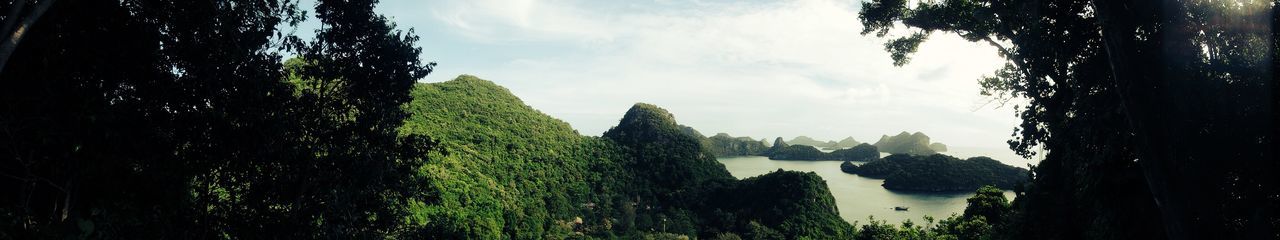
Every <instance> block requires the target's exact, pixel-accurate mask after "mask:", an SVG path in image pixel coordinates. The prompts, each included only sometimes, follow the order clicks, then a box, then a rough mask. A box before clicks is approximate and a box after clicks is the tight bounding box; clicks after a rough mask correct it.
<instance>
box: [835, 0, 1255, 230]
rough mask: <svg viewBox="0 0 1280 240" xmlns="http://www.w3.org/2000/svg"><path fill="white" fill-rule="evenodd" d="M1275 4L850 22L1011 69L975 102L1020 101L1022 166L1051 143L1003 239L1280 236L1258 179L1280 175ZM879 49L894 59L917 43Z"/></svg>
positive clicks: (1133, 5)
mask: <svg viewBox="0 0 1280 240" xmlns="http://www.w3.org/2000/svg"><path fill="white" fill-rule="evenodd" d="M1277 6H1280V4H1277V2H1276V1H1239V2H1232V3H1231V4H1224V3H1221V2H1213V1H1208V2H1204V1H1199V2H1197V1H1192V2H1160V1H1083V0H1065V1H984V0H948V1H937V2H921V3H918V4H913V5H912V6H908V5H907V3H906V2H905V1H898V0H877V1H870V2H866V3H864V4H863V8H862V10H861V12H860V14H859V15H860V16H859V18H860V19H861V20H862V23H863V26H864V29H863V34H869V33H876V36H879V37H884V36H886V35H887V34H888V33H889V30H890V29H894V28H907V29H909V31H908V32H911V33H909V34H910V35H909V36H906V37H903V38H899V39H902V40H893V41H890V43H895V42H911V41H912V39H919V36H920V35H922V34H923V35H928V34H931V33H934V32H944V33H948V34H955V35H958V36H960V37H962V38H964V39H967V40H969V41H981V42H985V43H988V44H991V45H992V46H994V47H996V48H997V50H998V51H999V52H998V53H999V54H1000V55H1001V56H1003V57H1004V58H1005V59H1006V60H1007V64H1006V65H1005V67H1004V68H1002V69H1000V70H997V71H996V72H995V73H993V74H992V75H991V76H988V77H984V78H983V79H980V84H981V85H982V87H983V89H982V91H981V93H982V94H984V95H989V96H993V97H995V98H996V99H994V100H995V101H1001V102H1002V103H1004V102H1008V101H1009V100H1010V99H1012V98H1015V97H1017V98H1023V99H1026V101H1027V104H1026V105H1022V106H1018V107H1019V108H1020V113H1019V116H1020V117H1021V118H1022V120H1023V122H1022V124H1021V125H1020V127H1018V128H1017V129H1015V131H1016V133H1015V138H1014V139H1013V140H1012V141H1010V146H1011V148H1012V149H1014V150H1015V151H1016V152H1018V153H1020V154H1022V155H1024V156H1028V157H1029V156H1031V155H1034V153H1035V152H1036V150H1037V148H1043V149H1046V150H1048V151H1047V152H1048V155H1047V156H1045V158H1044V160H1042V161H1041V162H1040V164H1039V165H1038V166H1037V167H1036V168H1034V169H1033V172H1034V173H1035V174H1034V178H1033V179H1034V180H1033V184H1029V185H1028V186H1026V187H1025V190H1026V194H1025V195H1024V196H1023V197H1019V198H1017V199H1018V200H1017V202H1016V203H1015V204H1014V205H1015V206H1016V208H1017V209H1019V211H1017V212H1016V214H1015V215H1016V216H1017V218H1019V219H1020V220H1018V221H1015V224H1018V225H1019V226H1018V227H1015V228H1014V230H1015V231H1014V232H1012V233H1011V235H1014V236H1016V237H1018V238H1037V239H1080V238H1108V239H1133V238H1163V237H1173V238H1193V239H1195V238H1222V237H1226V236H1231V237H1236V238H1268V237H1274V236H1275V234H1276V232H1275V229H1280V227H1278V226H1280V225H1276V224H1277V223H1280V221H1277V220H1276V219H1277V217H1276V216H1280V214H1276V213H1275V210H1273V209H1280V207H1277V206H1280V199H1277V198H1269V197H1267V196H1276V193H1277V192H1280V188H1278V187H1277V186H1276V185H1275V184H1274V183H1276V181H1272V180H1268V179H1273V178H1271V177H1269V176H1270V173H1271V172H1275V171H1276V170H1277V169H1278V167H1280V165H1276V164H1275V161H1274V157H1275V156H1274V153H1273V152H1274V151H1272V150H1273V149H1275V147H1274V146H1273V144H1274V141H1272V140H1271V139H1275V134H1277V132H1276V131H1274V129H1277V128H1276V126H1275V123H1276V122H1277V121H1276V120H1275V117H1274V116H1275V110H1276V107H1275V106H1277V104H1275V102H1274V98H1272V97H1270V96H1274V92H1275V91H1276V88H1275V86H1276V81H1275V79H1274V77H1275V75H1274V71H1275V70H1276V69H1277V68H1276V65H1275V64H1276V61H1275V59H1276V58H1275V57H1276V53H1277V52H1278V51H1277V50H1276V49H1278V48H1277V47H1276V46H1277V42H1280V41H1276V40H1275V39H1277V38H1275V36H1276V32H1277V31H1275V28H1274V26H1275V25H1277V24H1276V23H1277V21H1280V17H1277V16H1280V15H1277V14H1275V13H1276V12H1278V11H1280V10H1278V9H1280V7H1277ZM1263 23H1270V24H1271V25H1272V27H1265V26H1260V24H1263ZM887 50H889V51H890V52H891V53H893V54H892V55H893V57H894V59H893V60H894V62H895V63H896V64H901V63H905V60H907V58H904V57H905V56H907V54H910V53H911V52H912V51H914V50H915V49H914V48H910V47H901V48H888V49H887ZM1151 59H1158V60H1159V61H1149V60H1151ZM1224 152H1226V153H1228V154H1227V155H1226V156H1224V155H1223V153H1224ZM1153 199H1154V201H1153ZM1157 202H1160V203H1161V204H1157ZM1064 206H1065V207H1064ZM1259 209H1262V212H1259V211H1258V210H1259ZM1231 237H1228V238H1231Z"/></svg>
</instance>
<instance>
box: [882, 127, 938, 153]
mask: <svg viewBox="0 0 1280 240" xmlns="http://www.w3.org/2000/svg"><path fill="white" fill-rule="evenodd" d="M875 145H876V147H878V148H880V151H882V152H887V153H892V154H911V155H930V154H934V153H939V152H946V151H947V145H944V144H942V143H930V142H929V136H928V135H924V133H921V132H916V133H907V132H906V131H903V132H902V133H898V135H894V136H889V135H883V136H880V140H879V141H876V143H875Z"/></svg>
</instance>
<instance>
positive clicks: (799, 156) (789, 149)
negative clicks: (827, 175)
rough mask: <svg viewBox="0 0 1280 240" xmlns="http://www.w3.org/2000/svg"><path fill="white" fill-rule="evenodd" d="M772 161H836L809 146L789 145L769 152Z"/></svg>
mask: <svg viewBox="0 0 1280 240" xmlns="http://www.w3.org/2000/svg"><path fill="white" fill-rule="evenodd" d="M768 157H769V159H772V160H836V159H833V158H832V156H831V155H830V154H827V153H825V152H822V150H818V148H815V147H813V146H809V145H790V146H786V147H782V148H778V149H776V150H773V151H770V152H769V155H768Z"/></svg>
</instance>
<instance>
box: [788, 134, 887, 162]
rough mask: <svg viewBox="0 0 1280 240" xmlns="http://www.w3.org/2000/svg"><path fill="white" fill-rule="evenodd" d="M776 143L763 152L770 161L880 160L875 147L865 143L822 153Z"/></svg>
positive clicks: (812, 148)
mask: <svg viewBox="0 0 1280 240" xmlns="http://www.w3.org/2000/svg"><path fill="white" fill-rule="evenodd" d="M779 140H781V138H779ZM778 143H779V144H774V146H773V148H770V149H769V150H768V151H765V156H767V157H769V159H772V160H832V161H871V160H876V159H878V158H880V151H879V150H877V149H876V146H872V145H871V144H866V143H863V144H859V145H857V146H853V147H851V148H846V149H840V150H835V151H832V152H823V151H821V150H818V148H816V147H814V146H809V145H788V144H787V143H786V142H781V141H778Z"/></svg>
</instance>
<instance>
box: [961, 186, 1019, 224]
mask: <svg viewBox="0 0 1280 240" xmlns="http://www.w3.org/2000/svg"><path fill="white" fill-rule="evenodd" d="M965 201H967V202H969V206H968V207H965V208H964V217H966V218H973V217H982V218H983V219H986V220H987V222H988V223H990V224H991V225H1000V224H1002V223H1003V221H1004V218H1005V214H1007V213H1008V212H1009V200H1008V199H1005V198H1004V191H1001V190H1000V189H999V188H996V187H994V186H983V187H982V188H979V189H978V191H977V192H976V193H974V195H973V197H970V198H969V199H967V200H965Z"/></svg>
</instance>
